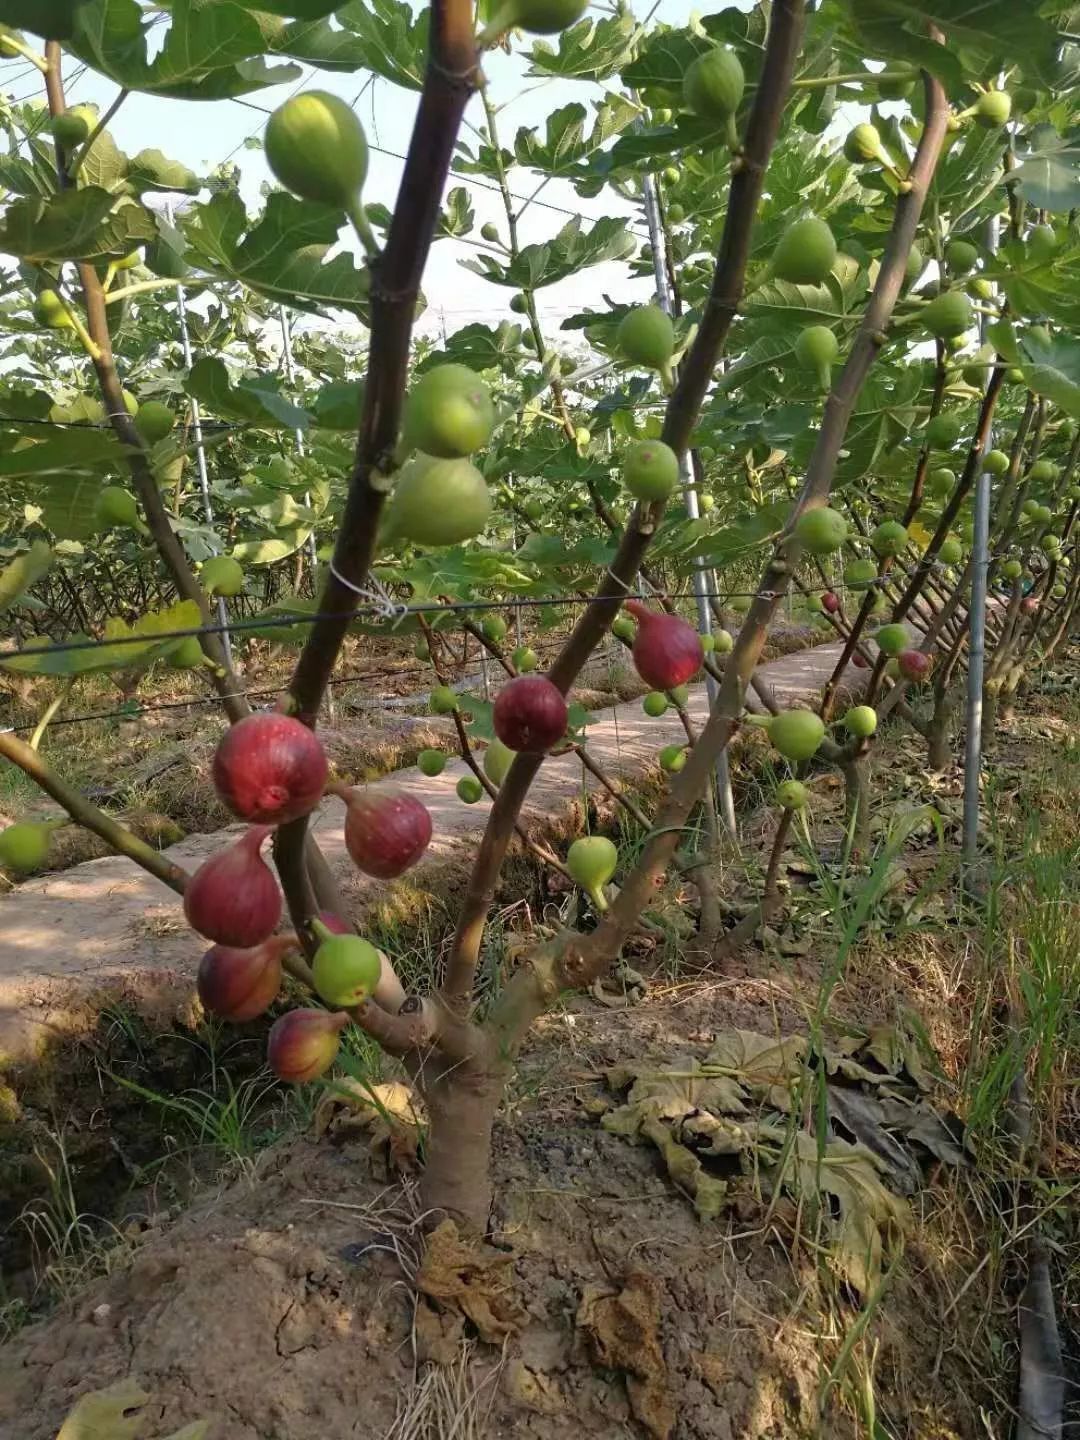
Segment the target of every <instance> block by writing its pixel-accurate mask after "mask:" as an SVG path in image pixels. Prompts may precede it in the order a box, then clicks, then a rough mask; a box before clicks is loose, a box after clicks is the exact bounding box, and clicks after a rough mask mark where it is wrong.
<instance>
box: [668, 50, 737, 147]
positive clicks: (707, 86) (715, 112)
mask: <svg viewBox="0 0 1080 1440" xmlns="http://www.w3.org/2000/svg"><path fill="white" fill-rule="evenodd" d="M745 87H746V76H745V75H744V73H743V67H742V64H741V62H740V60H739V57H738V56H737V55H736V54H735V52H734V50H728V49H726V48H725V47H724V46H722V45H714V46H713V47H712V48H711V49H709V50H706V51H705V53H704V54H703V55H699V56H698V57H697V59H696V60H692V61H691V62H690V65H689V66H688V67H687V70H686V74H685V75H684V77H683V100H684V101H685V103H686V108H687V109H688V110H692V111H693V113H694V114H695V115H699V116H700V117H701V118H702V119H703V120H712V121H715V122H716V124H717V125H721V126H723V128H724V133H725V138H726V140H727V143H728V146H729V148H730V149H731V150H732V151H733V152H737V151H738V150H739V149H740V148H741V146H740V143H739V132H738V131H737V130H736V128H735V115H736V113H737V111H738V109H739V106H740V105H741V104H742V98H743V90H744V89H745Z"/></svg>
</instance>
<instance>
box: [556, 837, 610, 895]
mask: <svg viewBox="0 0 1080 1440" xmlns="http://www.w3.org/2000/svg"><path fill="white" fill-rule="evenodd" d="M618 863H619V852H618V850H616V848H615V846H614V845H613V844H612V843H611V841H610V840H608V839H607V838H606V837H605V836H603V835H587V836H584V837H582V839H580V840H575V841H574V843H573V844H572V845H571V846H570V849H569V851H568V852H567V855H566V868H567V869H568V870H569V871H570V875H571V877H572V879H573V880H574V881H575V882H576V883H577V884H578V885H580V886H581V888H582V889H583V890H584V891H585V893H586V894H587V895H588V897H589V899H590V900H591V901H592V903H593V905H594V906H595V907H596V909H597V910H599V911H601V912H603V911H605V910H606V909H607V908H608V905H607V900H606V899H605V897H604V886H605V885H606V884H607V883H608V881H609V880H610V879H611V877H612V876H613V875H614V874H615V870H616V867H617V866H618Z"/></svg>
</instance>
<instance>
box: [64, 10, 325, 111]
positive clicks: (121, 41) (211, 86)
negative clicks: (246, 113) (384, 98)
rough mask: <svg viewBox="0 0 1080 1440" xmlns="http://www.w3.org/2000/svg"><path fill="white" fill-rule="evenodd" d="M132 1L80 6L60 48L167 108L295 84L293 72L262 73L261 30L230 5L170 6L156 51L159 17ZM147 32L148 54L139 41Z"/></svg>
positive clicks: (296, 74)
mask: <svg viewBox="0 0 1080 1440" xmlns="http://www.w3.org/2000/svg"><path fill="white" fill-rule="evenodd" d="M159 14H160V12H158V14H156V15H154V16H153V17H152V18H148V17H144V12H143V10H142V7H141V6H140V5H139V4H137V3H136V0H88V3H86V4H83V5H80V7H79V9H78V10H77V11H76V26H75V35H74V37H73V38H72V40H71V41H70V43H69V45H68V47H67V48H68V49H70V50H71V51H72V52H73V53H74V54H76V55H77V56H78V57H79V59H80V60H84V61H85V62H86V63H87V64H88V65H91V66H93V68H94V69H95V70H97V71H99V72H100V73H101V74H103V75H106V76H108V78H109V79H110V80H113V81H114V82H115V83H116V84H117V85H122V86H124V87H125V88H126V89H128V90H142V91H146V92H149V93H150V94H154V95H163V96H169V97H171V98H172V99H175V100H224V99H228V98H230V97H235V96H238V95H247V94H250V93H251V92H252V91H253V90H261V89H262V88H263V87H264V86H267V85H284V84H288V83H290V82H292V81H295V80H298V79H299V78H300V76H301V74H302V71H301V70H300V68H299V66H296V65H278V66H275V67H273V68H271V67H270V66H268V65H267V64H266V62H265V60H264V59H263V58H262V56H263V51H264V50H265V48H266V37H265V34H264V31H263V26H262V25H261V24H260V23H259V21H258V19H257V18H256V16H255V15H253V14H251V13H250V12H249V11H247V10H245V9H244V8H243V6H241V5H238V4H234V3H232V0H215V3H214V4H212V5H206V4H201V3H199V0H172V3H171V5H170V6H169V16H170V21H169V26H168V29H167V31H166V32H165V35H164V43H163V44H159V42H160V37H161V28H160V25H159V20H158V16H159ZM151 26H153V27H154V40H155V54H154V59H153V61H150V60H149V59H148V50H147V36H148V34H149V32H150V30H151Z"/></svg>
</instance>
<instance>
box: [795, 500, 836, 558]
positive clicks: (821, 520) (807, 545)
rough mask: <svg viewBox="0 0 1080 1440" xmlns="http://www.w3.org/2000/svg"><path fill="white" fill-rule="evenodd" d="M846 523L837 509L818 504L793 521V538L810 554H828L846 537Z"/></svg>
mask: <svg viewBox="0 0 1080 1440" xmlns="http://www.w3.org/2000/svg"><path fill="white" fill-rule="evenodd" d="M847 533H848V523H847V521H846V520H845V519H844V517H843V515H841V514H840V512H839V511H838V510H831V509H830V508H829V507H828V506H827V505H818V506H816V507H815V508H814V509H813V510H804V511H803V513H802V514H801V515H800V516H799V518H798V520H797V521H796V522H795V538H796V540H798V542H799V544H800V545H801V546H802V547H803V549H804V550H807V551H809V553H810V554H811V555H830V554H832V553H833V551H835V550H839V549H840V548H841V547H842V546H843V543H844V541H845V540H846V539H847Z"/></svg>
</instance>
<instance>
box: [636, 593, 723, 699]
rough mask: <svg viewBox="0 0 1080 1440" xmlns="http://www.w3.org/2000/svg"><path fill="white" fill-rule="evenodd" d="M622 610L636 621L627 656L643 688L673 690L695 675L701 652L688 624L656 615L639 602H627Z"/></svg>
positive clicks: (693, 632) (699, 638) (674, 616)
mask: <svg viewBox="0 0 1080 1440" xmlns="http://www.w3.org/2000/svg"><path fill="white" fill-rule="evenodd" d="M623 608H624V609H626V610H628V611H629V612H630V614H631V615H632V616H633V617H634V619H635V620H636V621H637V634H636V635H635V636H634V644H633V647H632V650H631V654H632V655H633V657H634V668H635V669H636V670H637V672H638V674H639V675H640V676H641V678H642V679H643V680H644V681H645V684H646V685H651V686H652V687H653V689H654V690H674V689H675V687H676V686H677V685H682V684H685V682H686V681H687V680H689V679H691V677H692V676H694V675H696V674H697V672H698V671H699V670H700V669H701V662H702V660H703V659H704V658H705V652H704V651H703V650H702V648H701V636H700V635H699V634H698V632H697V631H696V630H695V629H694V627H693V626H692V625H690V624H688V623H687V622H686V621H685V620H680V619H679V617H678V616H677V615H667V614H661V615H657V614H656V613H655V612H654V611H652V610H649V609H647V608H646V606H644V605H643V604H642V603H641V601H640V600H627V602H626V604H625V606H624V607H623Z"/></svg>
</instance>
